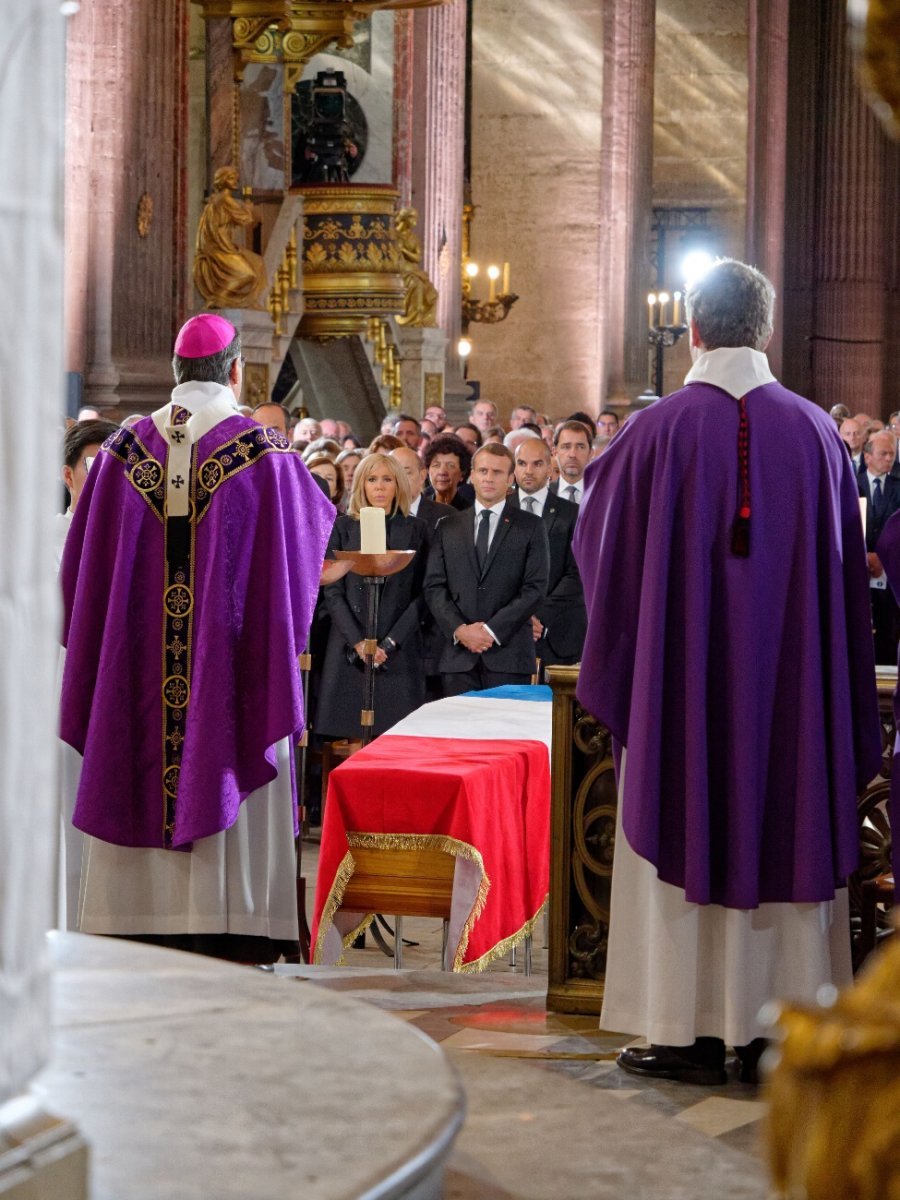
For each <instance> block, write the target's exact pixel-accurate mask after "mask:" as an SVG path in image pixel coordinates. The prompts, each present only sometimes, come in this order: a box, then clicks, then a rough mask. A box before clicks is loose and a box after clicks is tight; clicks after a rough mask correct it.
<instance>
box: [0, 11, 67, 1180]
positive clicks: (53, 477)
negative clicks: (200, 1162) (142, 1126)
mask: <svg viewBox="0 0 900 1200" xmlns="http://www.w3.org/2000/svg"><path fill="white" fill-rule="evenodd" d="M5 15H6V16H7V18H8V19H7V20H5V21H3V22H2V24H0V62H2V63H3V77H2V83H0V88H2V92H3V104H2V105H0V162H2V163H3V204H2V206H0V244H2V245H3V246H4V247H5V248H6V249H7V252H8V254H9V255H10V256H11V258H10V260H9V261H8V262H7V263H6V266H7V268H8V286H7V287H5V288H3V289H2V290H0V320H2V323H3V328H4V329H5V330H6V331H7V336H6V337H5V338H4V339H3V342H2V344H0V503H2V507H3V554H2V555H0V595H2V597H3V603H2V604H0V641H2V646H3V657H2V666H0V1194H2V1195H3V1196H22V1197H25V1196H51V1195H52V1196H66V1197H70V1198H71V1200H83V1198H84V1197H86V1196H87V1170H86V1167H87V1164H86V1153H85V1147H84V1145H83V1143H82V1142H81V1140H80V1138H79V1137H78V1136H77V1134H76V1131H75V1129H74V1127H73V1126H71V1125H70V1124H69V1123H68V1122H66V1121H61V1120H59V1119H57V1118H54V1117H52V1116H49V1115H48V1114H46V1113H44V1112H42V1111H41V1108H40V1104H39V1100H38V1098H37V1097H36V1096H35V1095H33V1094H31V1093H30V1092H29V1090H28V1089H29V1085H30V1083H31V1081H32V1079H33V1078H34V1076H35V1075H36V1074H37V1072H39V1071H41V1070H42V1069H43V1068H44V1067H45V1066H46V1065H47V1062H48V1059H49V1057H50V1054H51V1023H50V1017H51V1013H50V972H49V965H48V958H47V945H46V933H47V930H48V928H49V927H50V925H51V924H52V922H53V917H54V911H53V897H54V890H55V884H56V866H57V864H56V862H55V853H54V852H55V848H56V841H57V826H58V822H59V809H58V807H57V803H56V795H55V778H54V762H55V755H54V751H53V746H54V743H55V730H56V714H55V709H56V697H55V686H54V676H55V668H56V663H57V656H58V653H59V651H58V646H57V637H56V635H57V627H58V623H59V611H58V600H57V585H56V577H55V571H54V562H53V541H54V536H55V535H54V530H53V524H52V521H53V518H52V513H51V505H50V504H49V503H48V499H49V497H51V496H55V495H56V491H55V487H58V478H57V472H58V466H57V464H58V462H59V458H58V457H57V455H56V454H54V453H53V448H54V447H56V448H57V454H58V443H57V436H58V433H57V431H58V429H59V427H60V425H61V418H62V407H63V388H62V381H63V281H62V249H63V246H62V187H63V170H62V166H63V128H62V126H63V122H62V112H63V87H62V81H63V71H64V61H65V59H64V44H65V28H64V27H65V22H64V18H63V16H62V14H61V13H60V4H59V0H21V2H20V3H19V4H17V5H16V8H15V13H12V12H8V13H6V14H5ZM36 81H40V82H39V86H37V84H36ZM23 398H24V400H25V404H26V406H27V413H28V424H29V428H30V429H32V430H35V431H40V433H41V434H42V435H43V436H37V437H23V436H22V412H23Z"/></svg>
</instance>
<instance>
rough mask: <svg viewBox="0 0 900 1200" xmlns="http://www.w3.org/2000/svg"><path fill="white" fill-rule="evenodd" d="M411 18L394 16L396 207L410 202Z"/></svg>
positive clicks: (404, 14) (409, 15) (409, 14)
mask: <svg viewBox="0 0 900 1200" xmlns="http://www.w3.org/2000/svg"><path fill="white" fill-rule="evenodd" d="M415 28H416V24H415V17H414V15H413V13H412V12H410V11H409V10H407V11H406V12H398V13H396V14H395V16H394V167H393V176H394V187H395V188H396V189H397V191H398V192H399V193H400V200H399V206H400V208H405V207H407V206H408V205H410V204H412V191H413V122H414V119H415V70H414V66H415V64H414V55H415Z"/></svg>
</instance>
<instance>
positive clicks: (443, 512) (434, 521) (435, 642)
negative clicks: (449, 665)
mask: <svg viewBox="0 0 900 1200" xmlns="http://www.w3.org/2000/svg"><path fill="white" fill-rule="evenodd" d="M454 512H456V509H454V508H451V507H450V505H449V504H440V503H439V502H438V501H437V500H432V499H431V498H430V497H429V496H425V495H423V496H422V497H421V498H420V500H419V511H418V512H417V513H416V516H417V517H418V518H419V520H420V521H424V522H425V524H426V525H427V526H428V535H427V538H426V545H427V547H428V548H429V549H430V547H431V544H432V542H433V541H434V531H435V530H436V529H437V526H438V522H439V521H441V520H443V518H444V517H449V516H450V515H451V514H452V513H454ZM446 644H447V639H446V638H445V637H444V635H443V633H442V632H441V630H440V629H439V628H438V624H437V622H436V621H435V619H434V614H433V613H432V611H431V609H430V608H429V607H428V605H427V604H423V605H422V653H423V657H424V662H425V674H426V675H438V674H439V673H440V672H439V668H438V663H439V662H440V661H441V655H442V654H443V653H444V647H445V646H446Z"/></svg>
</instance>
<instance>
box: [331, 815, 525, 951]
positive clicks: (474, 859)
mask: <svg viewBox="0 0 900 1200" xmlns="http://www.w3.org/2000/svg"><path fill="white" fill-rule="evenodd" d="M347 845H348V846H349V847H350V850H349V851H348V852H347V853H346V854H345V855H344V857H343V860H342V861H341V865H340V866H339V867H338V869H337V873H336V875H335V877H334V883H333V884H332V885H331V890H330V891H329V893H328V899H327V900H326V901H325V906H324V908H323V909H322V916H321V917H320V919H319V933H318V937H317V938H316V946H315V950H314V952H313V963H314V964H317V965H318V964H320V963H321V961H322V952H323V948H324V941H325V934H326V932H327V930H328V928H329V927H330V926H331V925H332V924H333V923H334V918H335V914H336V913H337V911H338V909H339V908H340V907H341V902H342V901H343V899H344V892H345V891H346V890H347V884H348V883H349V882H350V880H351V878H352V876H353V872H354V870H355V869H356V863H355V861H354V858H353V850H354V849H358V850H419V849H422V850H440V851H443V852H444V853H445V854H452V855H453V857H454V858H465V859H467V860H468V861H469V862H471V863H474V864H475V866H476V867H478V869H479V871H480V872H481V881H480V883H479V885H478V894H477V895H476V897H475V902H474V904H473V905H472V908H471V909H470V911H469V915H468V917H466V921H465V924H464V925H463V929H462V933H461V934H460V938H459V944H458V946H457V948H456V954H455V955H454V958H453V968H452V969H453V970H454V971H471V970H483V969H484V967H477V966H473V965H472V964H469V965H468V966H467V965H465V964H464V963H463V959H464V957H465V953H466V950H467V949H468V946H469V936H470V934H471V932H472V930H473V929H474V927H475V922H476V921H477V920H478V918H479V917H480V916H481V914H482V913H483V912H484V905H485V901H486V900H487V895H488V892H489V891H490V889H491V881H490V879H488V876H487V872H486V871H485V869H484V859H483V858H482V857H481V854H480V852H479V851H478V850H476V849H475V847H474V846H470V845H469V844H468V842H460V841H458V840H457V839H456V838H452V837H447V836H445V835H444V834H438V833H358V832H350V833H348V834H347ZM544 904H546V901H545V902H544ZM543 910H544V905H542V906H541V909H540V911H539V912H538V917H539V916H540V915H541V912H543ZM374 915H375V914H374V913H370V914H368V915H367V916H366V918H365V920H363V921H362V922H360V924H359V925H357V926H356V928H355V929H354V930H353V931H352V932H351V933H348V934H347V935H346V936H345V937H344V938H343V947H344V949H345V950H346V949H347V947H348V946H349V945H350V944H351V943H352V942H354V941H355V940H356V939H357V938H358V937H359V935H360V934H361V933H362V932H363V931H364V930H366V929H368V927H369V926H370V925H371V923H372V921H373V919H374ZM534 920H535V921H537V917H535V918H534ZM526 928H527V927H526ZM524 936H525V933H524V932H523V931H520V933H518V934H515V935H514V938H518V939H519V940H521V938H523V937H524ZM508 940H510V941H512V940H513V939H508ZM503 944H504V945H505V944H506V943H505V942H504V943H503ZM501 953H502V951H501ZM491 955H492V956H493V957H496V956H495V955H494V954H493V951H492V952H491ZM481 961H484V964H485V966H486V965H487V963H488V962H489V961H490V958H489V957H488V956H485V957H484V960H482V959H479V962H481ZM343 962H344V956H343V955H341V957H340V958H339V959H338V961H337V963H336V964H335V965H336V966H342V965H343Z"/></svg>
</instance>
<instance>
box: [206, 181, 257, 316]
mask: <svg viewBox="0 0 900 1200" xmlns="http://www.w3.org/2000/svg"><path fill="white" fill-rule="evenodd" d="M213 182H214V190H213V194H212V195H211V196H210V198H209V199H208V200H207V202H206V207H205V208H204V209H203V212H202V213H201V214H200V223H199V225H198V226H197V246H196V253H195V254H194V283H195V285H196V287H197V291H198V292H199V293H200V295H201V296H202V297H203V299H204V300H205V301H206V303H207V304H208V305H209V307H210V308H258V307H259V305H258V304H257V303H256V301H257V300H258V298H259V296H260V293H261V292H263V291H264V290H265V287H266V271H265V266H264V264H263V260H262V259H261V258H260V256H259V255H258V254H254V253H253V251H252V250H245V249H244V248H243V247H241V246H238V245H236V244H235V241H234V236H233V232H232V231H233V230H234V228H235V227H244V228H250V227H252V226H253V225H255V224H256V222H257V220H258V217H257V214H256V211H255V210H254V208H253V205H252V204H247V203H246V202H245V201H243V200H236V199H235V198H234V196H233V195H232V192H233V191H235V190H236V188H237V186H238V175H237V171H236V170H235V169H234V167H220V168H219V169H218V171H216V174H215V178H214V181H213Z"/></svg>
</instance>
